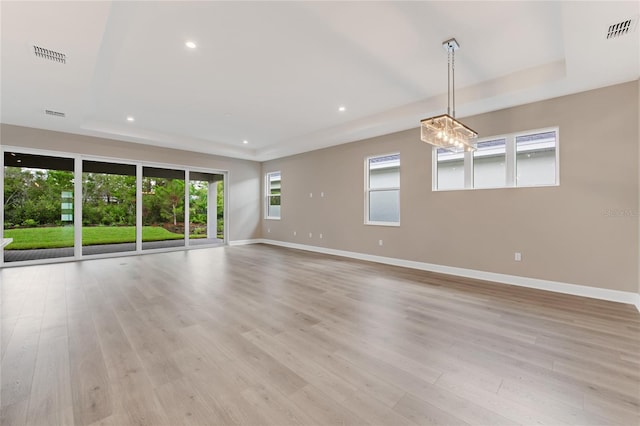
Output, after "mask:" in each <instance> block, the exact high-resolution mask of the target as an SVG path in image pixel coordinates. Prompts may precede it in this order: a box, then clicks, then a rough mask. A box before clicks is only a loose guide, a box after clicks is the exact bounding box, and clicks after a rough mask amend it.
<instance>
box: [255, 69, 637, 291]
mask: <svg viewBox="0 0 640 426" xmlns="http://www.w3.org/2000/svg"><path fill="white" fill-rule="evenodd" d="M638 93H639V91H638V82H637V81H635V82H630V83H625V84H621V85H617V86H612V87H608V88H603V89H599V90H594V91H589V92H584V93H580V94H576V95H571V96H565V97H561V98H557V99H552V100H547V101H543V102H538V103H533V104H528V105H524V106H520V107H515V108H509V109H506V110H501V111H496V112H491V113H487V114H482V115H478V116H473V117H467V118H465V119H464V122H465V123H466V124H468V125H469V126H470V127H472V128H474V129H476V130H477V131H478V132H479V133H480V135H481V136H491V135H498V134H504V133H511V132H516V131H523V130H533V129H539V128H546V127H551V126H559V128H560V142H559V143H560V186H558V187H541V188H518V189H494V190H467V191H450V192H432V190H431V172H432V165H431V147H430V146H428V145H426V144H423V143H421V142H420V139H419V131H418V129H414V130H408V131H404V132H399V133H395V134H391V135H386V136H381V137H377V138H373V139H368V140H364V141H359V142H354V143H350V144H346V145H340V146H337V147H332V148H328V149H323V150H319V151H314V152H310V153H305V154H300V155H296V156H292V157H287V158H282V159H278V160H273V161H269V162H265V163H264V164H263V167H262V171H263V173H265V172H268V171H274V170H281V171H282V194H283V195H282V219H281V220H279V221H273V220H263V228H262V231H263V237H264V238H268V239H273V240H279V241H287V242H293V243H300V244H308V245H314V246H321V247H328V248H333V249H339V250H348V251H354V252H359V253H368V254H374V255H380V256H388V257H393V258H401V259H407V260H414V261H420V262H428V263H434V264H440V265H448V266H456V267H462V268H469V269H475V270H481V271H490V272H497V273H504V274H512V275H518V276H525V277H532V278H540V279H546V280H553V281H560V282H565V283H573V284H581V285H586V286H593V287H601V288H606V289H614V290H622V291H630V292H636V291H639V290H638V289H639V287H638V286H639V284H638V283H639V276H638V275H639V265H638V257H639V248H640V245H639V232H640V231H639V229H638V217H637V215H625V214H624V213H622V214H620V215H614V216H611V215H607V212H625V211H626V212H629V211H636V208H637V207H638V205H639V202H640V201H639V199H638V188H639V182H640V180H639V176H638V168H639V162H638V158H639V152H638V149H639V145H638V132H639V130H638V129H639V127H638V113H639V110H638ZM393 152H399V153H400V155H401V226H400V227H381V226H370V225H364V224H363V223H364V159H365V157H367V156H370V155H377V154H387V153H393ZM320 192H324V194H325V196H324V198H322V197H320ZM309 193H313V197H312V198H310V197H309ZM269 230H270V232H268V231H269ZM294 231H296V232H297V236H295V237H294V236H293V232H294ZM310 232H311V233H312V234H313V237H312V238H309V233H310ZM319 233H322V234H323V237H324V238H323V239H319ZM379 239H382V240H383V241H384V245H383V246H382V247H380V246H379V245H378V240H379ZM515 251H520V252H522V262H515V261H514V260H513V258H514V252H515Z"/></svg>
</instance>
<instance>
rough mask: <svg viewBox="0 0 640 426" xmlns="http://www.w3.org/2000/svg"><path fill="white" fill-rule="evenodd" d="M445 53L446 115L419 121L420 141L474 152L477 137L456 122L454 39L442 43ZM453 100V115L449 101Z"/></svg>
mask: <svg viewBox="0 0 640 426" xmlns="http://www.w3.org/2000/svg"><path fill="white" fill-rule="evenodd" d="M442 47H443V48H444V49H445V50H446V51H447V56H448V59H447V113H446V114H442V115H438V116H435V117H430V118H425V119H424V120H421V121H420V129H421V130H420V139H421V140H422V141H423V142H426V143H429V144H431V145H433V146H437V147H438V148H444V149H447V150H449V151H454V152H461V151H475V150H476V147H475V140H476V138H477V137H478V133H476V132H475V131H474V130H473V129H471V128H469V127H467V126H465V125H464V124H462V123H461V122H459V121H458V120H456V94H455V89H456V78H455V55H456V50H458V49H459V48H460V45H459V44H458V42H457V41H456V39H455V38H452V39H449V40H447V41H445V42H443V43H442ZM452 98H453V113H452V111H451V100H452Z"/></svg>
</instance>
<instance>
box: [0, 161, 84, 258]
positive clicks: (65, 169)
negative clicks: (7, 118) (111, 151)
mask: <svg viewBox="0 0 640 426" xmlns="http://www.w3.org/2000/svg"><path fill="white" fill-rule="evenodd" d="M73 179H74V160H73V159H72V158H63V157H54V156H46V155H34V154H24V153H20V152H10V151H6V152H5V153H4V224H3V226H4V238H5V239H7V241H8V240H9V239H11V240H13V241H12V242H11V243H9V244H8V245H6V246H5V247H4V262H7V263H9V262H18V261H27V260H38V259H51V258H60V257H72V256H73V255H74V228H73V223H74V221H73V219H74V215H73V211H74V209H73V198H74V197H73V187H74V181H73Z"/></svg>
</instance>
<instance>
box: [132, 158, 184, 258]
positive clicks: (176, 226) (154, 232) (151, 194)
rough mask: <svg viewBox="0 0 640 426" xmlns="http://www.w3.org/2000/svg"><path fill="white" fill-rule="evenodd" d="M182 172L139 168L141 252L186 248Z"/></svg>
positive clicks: (156, 168)
mask: <svg viewBox="0 0 640 426" xmlns="http://www.w3.org/2000/svg"><path fill="white" fill-rule="evenodd" d="M184 180H185V172H184V170H174V169H164V168H158V167H146V166H145V167H143V168H142V225H143V227H142V249H143V250H149V249H158V248H168V247H182V246H184V245H185V237H184V235H185V226H184V204H185V186H184Z"/></svg>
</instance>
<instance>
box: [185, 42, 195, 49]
mask: <svg viewBox="0 0 640 426" xmlns="http://www.w3.org/2000/svg"><path fill="white" fill-rule="evenodd" d="M184 45H185V46H187V47H188V48H189V49H195V48H196V47H197V46H196V44H195V43H194V42H192V41H191V40H189V41H187V42H186V43H185V44H184Z"/></svg>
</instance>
